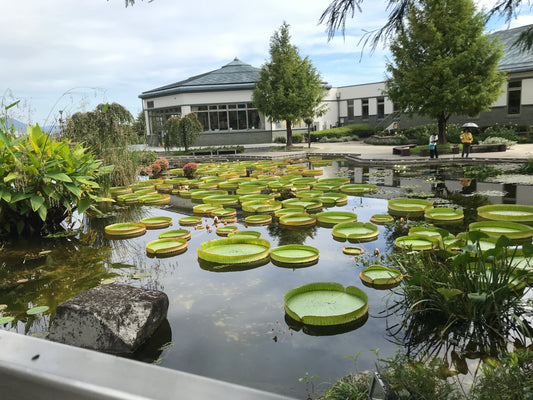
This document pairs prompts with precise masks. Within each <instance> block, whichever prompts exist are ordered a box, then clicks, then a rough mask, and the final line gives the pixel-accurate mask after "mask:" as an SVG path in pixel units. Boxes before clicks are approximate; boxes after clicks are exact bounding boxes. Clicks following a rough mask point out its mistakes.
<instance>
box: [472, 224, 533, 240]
mask: <svg viewBox="0 0 533 400" xmlns="http://www.w3.org/2000/svg"><path fill="white" fill-rule="evenodd" d="M468 230H469V231H480V232H483V233H486V234H487V235H488V236H489V237H493V238H498V237H500V236H503V235H505V236H507V237H508V238H509V239H531V237H533V228H531V227H530V226H528V225H525V224H519V223H517V222H507V221H482V222H472V223H471V224H470V225H469V226H468Z"/></svg>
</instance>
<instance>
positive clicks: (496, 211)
mask: <svg viewBox="0 0 533 400" xmlns="http://www.w3.org/2000/svg"><path fill="white" fill-rule="evenodd" d="M477 215H478V216H479V217H481V218H484V219H489V220H493V221H509V222H522V223H530V222H533V206H526V205H520V204H491V205H487V206H481V207H478V208H477Z"/></svg>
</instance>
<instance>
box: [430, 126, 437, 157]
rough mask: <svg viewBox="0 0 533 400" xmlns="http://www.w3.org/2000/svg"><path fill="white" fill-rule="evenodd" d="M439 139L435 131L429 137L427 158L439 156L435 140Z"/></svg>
mask: <svg viewBox="0 0 533 400" xmlns="http://www.w3.org/2000/svg"><path fill="white" fill-rule="evenodd" d="M438 141H439V136H438V135H437V133H436V132H434V133H432V134H431V136H430V137H429V158H439V153H438V151H437V142H438Z"/></svg>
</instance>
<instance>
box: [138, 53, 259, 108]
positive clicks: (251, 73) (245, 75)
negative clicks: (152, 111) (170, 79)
mask: <svg viewBox="0 0 533 400" xmlns="http://www.w3.org/2000/svg"><path fill="white" fill-rule="evenodd" d="M259 71H260V69H259V68H256V67H253V66H251V65H250V64H246V63H243V62H242V61H240V60H239V59H238V58H235V59H234V60H233V61H232V62H230V63H229V64H226V65H224V66H222V67H221V68H219V69H216V70H214V71H210V72H206V73H204V74H200V75H196V76H193V77H191V78H188V79H185V80H183V81H180V82H176V83H172V84H170V85H166V86H161V87H159V88H156V89H152V90H148V91H146V92H143V93H141V94H140V95H139V97H140V98H141V99H146V98H151V97H159V96H165V95H169V94H175V93H190V92H209V91H219V90H249V89H253V88H254V85H255V82H256V81H257V80H258V79H259Z"/></svg>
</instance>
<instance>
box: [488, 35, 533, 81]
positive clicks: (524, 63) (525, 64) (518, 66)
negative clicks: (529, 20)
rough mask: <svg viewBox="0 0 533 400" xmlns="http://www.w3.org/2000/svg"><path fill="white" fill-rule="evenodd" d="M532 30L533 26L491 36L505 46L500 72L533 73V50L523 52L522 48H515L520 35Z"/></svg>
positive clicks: (499, 64) (499, 65)
mask: <svg viewBox="0 0 533 400" xmlns="http://www.w3.org/2000/svg"><path fill="white" fill-rule="evenodd" d="M531 29H533V24H532V25H525V26H520V27H518V28H513V29H506V30H503V31H498V32H494V33H493V34H491V35H490V36H491V37H495V38H498V39H499V40H500V41H501V42H502V43H503V45H504V54H503V57H502V59H501V60H500V62H499V63H498V67H499V69H500V70H502V71H506V72H524V71H533V49H531V50H529V51H527V50H526V51H523V50H522V49H521V48H520V46H514V43H515V42H516V40H517V39H518V37H519V36H520V34H521V33H523V32H525V31H527V30H531Z"/></svg>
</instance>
